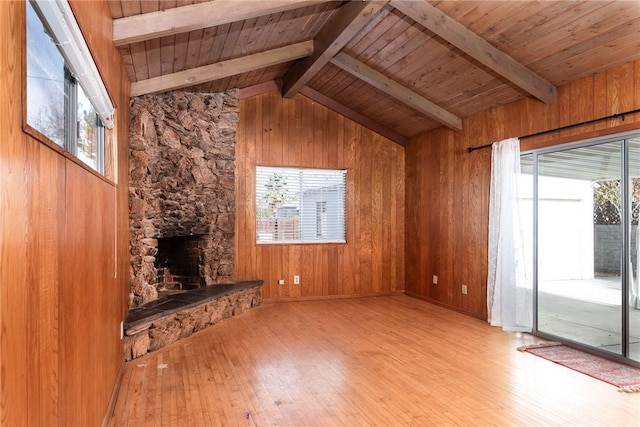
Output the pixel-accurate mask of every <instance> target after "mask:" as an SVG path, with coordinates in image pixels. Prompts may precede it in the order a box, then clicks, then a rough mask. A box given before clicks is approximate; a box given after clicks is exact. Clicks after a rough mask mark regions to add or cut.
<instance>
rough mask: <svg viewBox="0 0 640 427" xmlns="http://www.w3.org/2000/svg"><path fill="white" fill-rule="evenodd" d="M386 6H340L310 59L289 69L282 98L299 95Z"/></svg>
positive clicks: (357, 3)
mask: <svg viewBox="0 0 640 427" xmlns="http://www.w3.org/2000/svg"><path fill="white" fill-rule="evenodd" d="M387 3H389V2H388V1H350V2H347V4H345V5H344V6H342V7H341V8H340V9H339V10H338V11H337V12H336V14H335V15H334V16H333V18H332V19H331V20H330V21H329V22H328V23H327V24H325V26H324V27H323V28H322V29H321V30H320V32H319V33H318V35H317V36H316V38H315V39H314V40H313V43H314V47H313V55H311V56H310V57H308V58H306V59H303V60H301V61H298V62H297V63H295V64H294V65H293V66H292V67H291V68H289V70H288V71H287V73H286V74H285V76H284V79H283V87H282V96H284V97H285V98H291V97H292V96H294V95H295V94H296V93H298V91H299V90H300V89H302V87H304V86H305V85H306V84H307V83H308V82H309V81H310V80H311V79H312V78H313V76H315V75H316V73H318V71H320V69H322V67H324V66H325V65H326V64H327V63H328V62H329V61H330V60H331V58H333V57H334V56H335V55H336V54H337V53H338V52H340V50H341V49H342V48H343V47H344V46H345V45H346V44H347V43H348V42H349V41H350V40H351V39H352V38H353V37H354V36H355V35H356V34H357V33H358V31H360V30H361V29H362V28H363V27H364V26H365V25H366V24H367V23H368V22H369V21H370V20H371V19H373V17H375V16H376V14H378V12H380V11H381V10H382V8H383V7H384V6H385V5H386V4H387Z"/></svg>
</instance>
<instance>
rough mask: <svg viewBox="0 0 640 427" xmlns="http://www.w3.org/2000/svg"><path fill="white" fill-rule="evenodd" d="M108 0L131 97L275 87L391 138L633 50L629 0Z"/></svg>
mask: <svg viewBox="0 0 640 427" xmlns="http://www.w3.org/2000/svg"><path fill="white" fill-rule="evenodd" d="M110 6H111V13H112V17H113V18H114V24H113V31H114V36H113V39H114V43H115V44H116V45H117V46H119V50H120V52H121V54H122V58H123V62H124V64H125V66H126V69H127V73H128V75H129V78H130V79H131V81H132V82H133V91H132V95H133V96H135V95H140V94H143V93H149V92H154V91H166V90H172V89H177V88H182V89H184V90H188V91H199V92H223V91H226V90H229V89H232V88H239V89H247V88H251V87H253V86H257V87H258V88H259V90H258V91H257V92H256V91H253V92H255V93H260V90H262V89H264V88H272V89H273V90H275V89H274V88H276V87H278V88H280V91H281V93H282V96H284V97H286V98H291V97H293V96H294V95H295V94H297V93H301V94H303V95H304V96H307V97H309V98H311V99H313V100H314V101H316V102H319V103H321V104H323V105H325V106H328V107H329V108H330V109H333V110H334V111H339V112H340V113H341V114H343V115H345V117H348V118H350V119H352V120H354V121H356V122H357V123H360V124H362V125H363V126H365V127H368V128H369V129H372V130H375V129H377V130H376V132H379V133H380V134H384V135H386V136H387V137H392V138H391V139H392V140H394V141H395V142H397V143H399V144H404V142H403V141H406V140H407V138H410V137H412V136H415V135H418V134H420V133H422V132H425V131H428V130H431V129H435V128H438V127H440V126H443V125H444V126H447V127H449V128H451V129H460V128H461V122H462V121H463V120H464V119H465V118H468V117H470V116H473V115H475V114H477V113H479V112H481V111H485V110H488V109H490V108H493V107H498V106H501V105H505V104H508V103H510V102H513V101H517V100H518V99H522V98H525V97H531V98H533V99H536V100H539V101H541V102H544V103H553V102H555V100H556V99H557V96H558V95H557V90H556V87H558V86H560V85H564V84H567V83H569V82H572V81H575V80H577V79H580V78H583V77H587V76H591V75H594V74H595V73H598V72H601V71H604V70H605V69H608V68H611V67H615V66H619V65H623V64H625V63H629V62H631V61H635V60H638V59H640V47H639V46H638V40H640V2H620V1H604V0H598V1H575V2H537V1H528V0H527V1H519V2H511V1H491V2H465V1H439V0H428V1H427V0H425V1H422V0H416V1H408V0H407V1H404V0H390V1H321V0H317V1H300V0H273V1H253V0H251V1H242V2H240V1H233V0H213V1H201V0H184V1H180V2H176V1H175V0H158V1H155V2H147V1H142V0H112V1H111V2H110ZM309 46H312V49H309ZM276 54H278V55H279V56H277V57H276ZM276 81H277V82H278V83H277V84H276V83H275V82H276ZM245 93H252V91H245Z"/></svg>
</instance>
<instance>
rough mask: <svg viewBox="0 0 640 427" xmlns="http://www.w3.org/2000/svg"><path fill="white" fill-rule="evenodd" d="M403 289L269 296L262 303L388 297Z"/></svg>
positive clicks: (401, 291)
mask: <svg viewBox="0 0 640 427" xmlns="http://www.w3.org/2000/svg"><path fill="white" fill-rule="evenodd" d="M403 294H404V290H400V291H394V292H376V293H368V294H346V295H322V296H309V297H287V298H269V299H263V300H262V303H263V304H270V303H277V302H292V301H313V300H329V299H344V298H368V297H388V296H394V295H403Z"/></svg>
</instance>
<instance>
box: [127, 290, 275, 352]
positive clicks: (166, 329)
mask: <svg viewBox="0 0 640 427" xmlns="http://www.w3.org/2000/svg"><path fill="white" fill-rule="evenodd" d="M262 283H263V281H262V280H254V281H247V282H236V283H229V284H219V285H212V286H205V287H202V288H198V289H195V290H192V291H188V292H184V293H181V294H175V295H171V296H167V297H163V298H160V299H157V300H155V301H153V302H151V303H149V304H146V305H144V306H142V307H138V308H134V309H131V310H129V314H128V315H127V319H126V321H125V324H124V333H125V336H124V356H125V360H127V361H129V360H133V359H136V358H138V357H141V356H144V355H145V354H147V353H149V352H151V351H154V350H158V349H159V348H162V347H164V346H167V345H169V344H172V343H174V342H176V341H178V340H180V339H182V338H186V337H188V336H190V335H191V334H193V333H194V332H197V331H200V330H202V329H204V328H206V327H208V326H211V325H215V324H216V323H219V322H221V321H223V320H224V319H227V318H229V317H232V316H237V315H239V314H241V313H244V312H245V311H247V310H249V309H250V308H252V307H256V306H258V305H260V303H261V302H262V291H261V288H262Z"/></svg>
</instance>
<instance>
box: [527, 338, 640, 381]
mask: <svg viewBox="0 0 640 427" xmlns="http://www.w3.org/2000/svg"><path fill="white" fill-rule="evenodd" d="M518 350H520V351H524V352H527V353H531V354H534V355H536V356H539V357H542V358H543V359H547V360H550V361H552V362H554V363H557V364H559V365H562V366H566V367H567V368H571V369H573V370H574V371H578V372H581V373H583V374H586V375H589V376H590V377H593V378H596V379H599V380H601V381H604V382H606V383H609V384H612V385H614V386H616V387H618V391H624V392H629V393H633V392H640V369H638V368H634V367H632V366H627V365H623V364H621V363H617V362H613V361H611V360H607V359H604V358H602V357H598V356H594V355H592V354H589V353H585V352H583V351H580V350H576V349H574V348H571V347H567V346H565V345H562V344H560V343H555V342H551V343H544V344H536V345H528V346H524V347H519V348H518Z"/></svg>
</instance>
